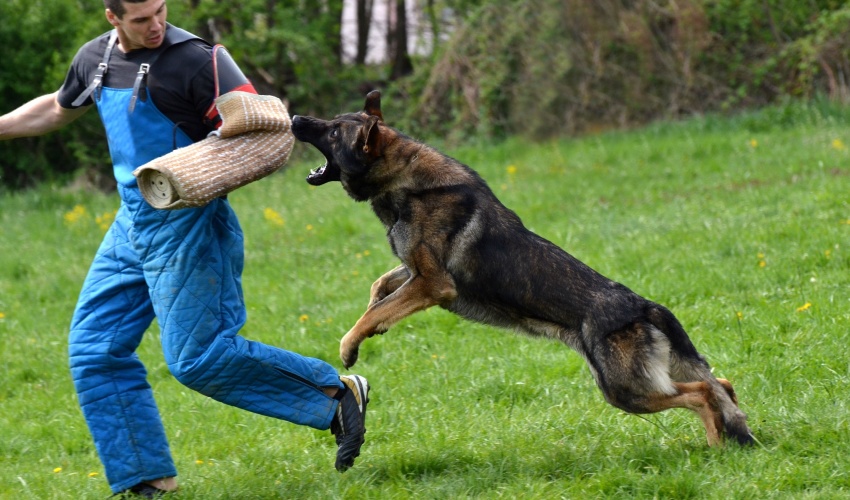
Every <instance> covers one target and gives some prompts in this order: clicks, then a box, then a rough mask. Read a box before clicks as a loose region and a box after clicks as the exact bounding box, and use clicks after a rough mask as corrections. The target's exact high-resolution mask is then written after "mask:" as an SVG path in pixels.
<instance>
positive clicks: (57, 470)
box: [53, 467, 62, 474]
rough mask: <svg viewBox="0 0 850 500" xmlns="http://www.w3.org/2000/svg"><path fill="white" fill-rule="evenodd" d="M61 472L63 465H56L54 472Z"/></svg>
mask: <svg viewBox="0 0 850 500" xmlns="http://www.w3.org/2000/svg"><path fill="white" fill-rule="evenodd" d="M60 472H62V467H56V468H55V469H53V473H54V474H58V473H60Z"/></svg>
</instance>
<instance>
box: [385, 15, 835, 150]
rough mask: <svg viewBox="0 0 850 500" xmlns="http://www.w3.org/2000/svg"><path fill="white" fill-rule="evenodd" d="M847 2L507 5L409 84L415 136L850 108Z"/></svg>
mask: <svg viewBox="0 0 850 500" xmlns="http://www.w3.org/2000/svg"><path fill="white" fill-rule="evenodd" d="M848 17H850V7H848V6H847V5H846V3H845V2H843V1H836V0H807V1H804V2H800V1H795V0H662V1H658V0H597V1H595V2H587V1H584V0H530V1H528V0H495V1H491V2H482V3H481V5H480V6H479V7H478V8H476V9H473V10H471V11H470V13H469V15H468V16H467V17H466V18H465V19H464V22H462V23H461V24H460V28H459V29H458V30H457V31H456V32H455V33H454V35H453V36H452V38H451V39H450V40H449V41H448V42H447V43H445V44H444V45H442V46H441V47H440V50H439V51H438V52H437V53H436V54H435V55H434V57H433V59H432V60H430V61H427V62H421V63H420V64H419V65H418V66H417V72H416V73H415V74H414V76H413V77H412V78H410V79H407V80H406V81H403V82H399V83H400V84H399V85H398V94H399V96H400V99H401V100H402V101H405V103H406V104H405V110H407V112H408V114H407V118H406V121H405V126H406V127H407V128H409V129H411V130H416V131H418V132H425V131H427V132H428V133H432V134H435V133H436V134H440V135H443V136H446V135H452V134H454V135H456V136H459V137H467V136H470V135H481V134H487V135H496V136H501V135H506V134H524V135H528V136H534V137H541V136H551V135H558V134H570V133H576V132H581V131H588V130H596V129H599V128H607V127H615V126H629V125H634V124H639V123H645V122H647V121H650V120H654V119H659V118H677V117H681V116H686V115H691V114H699V113H705V112H711V111H723V110H737V109H741V108H742V107H753V106H760V105H764V104H767V103H771V102H774V101H776V100H777V99H782V98H786V97H789V96H790V97H811V96H813V95H815V94H818V93H828V94H829V95H830V96H832V97H833V98H839V99H844V100H846V99H848V89H850V86H848V85H850V64H848V63H849V62H850V22H848V20H850V19H848Z"/></svg>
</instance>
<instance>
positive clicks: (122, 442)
mask: <svg viewBox="0 0 850 500" xmlns="http://www.w3.org/2000/svg"><path fill="white" fill-rule="evenodd" d="M119 193H120V194H121V198H122V203H121V207H120V209H119V210H118V213H117V215H116V217H115V222H114V223H113V224H112V227H111V228H110V229H109V231H108V232H107V234H106V236H105V237H104V240H103V243H102V244H101V246H100V249H99V250H98V251H97V254H96V256H95V258H94V261H93V262H92V265H91V268H90V270H89V273H88V276H87V277H86V280H85V283H84V284H83V289H82V292H81V294H80V298H79V302H78V304H77V308H76V311H75V313H74V318H73V321H72V324H71V331H70V342H69V354H70V363H71V373H72V376H73V379H74V384H75V387H76V390H77V394H78V397H79V402H80V405H81V407H82V410H83V414H84V416H85V418H86V422H87V424H88V426H89V429H90V431H91V433H92V436H93V438H94V442H95V445H96V447H97V451H98V453H99V455H100V458H101V461H102V462H103V464H104V467H105V469H106V475H107V479H108V480H109V483H110V486H111V488H112V490H113V491H114V492H118V491H122V490H124V489H127V488H129V487H131V486H133V485H136V484H138V483H140V482H142V481H148V480H152V479H157V478H161V477H168V476H174V475H176V474H177V471H176V468H175V466H174V462H173V460H172V458H171V453H170V451H169V447H168V441H167V440H166V436H165V431H164V429H163V425H162V422H161V420H160V416H159V412H158V410H157V407H156V403H155V402H154V398H153V394H152V391H151V388H150V386H149V385H148V383H147V381H146V380H145V375H146V372H145V368H144V366H143V365H142V363H141V362H140V361H139V358H138V357H137V355H136V354H135V350H136V348H137V347H138V345H139V343H140V341H141V339H142V335H143V334H144V332H145V331H146V330H147V329H148V327H149V326H150V325H151V322H152V321H153V319H154V317H156V318H157V321H158V323H159V327H160V331H161V337H162V349H163V352H164V354H165V360H166V362H167V364H168V367H169V369H170V370H171V373H173V374H174V376H175V377H176V378H177V380H179V381H180V382H181V383H183V384H185V385H186V386H188V387H190V388H191V389H194V390H196V391H198V392H200V393H202V394H205V395H207V396H209V397H211V398H214V399H216V400H218V401H221V402H223V403H227V404H229V405H233V406H237V407H239V408H243V409H246V410H249V411H252V412H255V413H259V414H262V415H268V416H271V417H275V418H279V419H283V420H286V421H289V422H293V423H296V424H302V425H308V426H310V427H314V428H316V429H327V428H328V427H329V426H330V421H331V418H332V416H333V413H334V411H335V410H336V405H337V402H336V401H335V400H334V399H332V398H329V397H327V396H326V395H325V394H324V393H323V391H322V388H323V387H341V383H340V381H339V376H338V373H337V371H336V370H335V369H334V368H333V367H332V366H331V365H329V364H328V363H325V362H324V361H321V360H318V359H313V358H306V357H303V356H300V355H298V354H295V353H292V352H289V351H286V350H283V349H278V348H275V347H271V346H268V345H265V344H261V343H258V342H252V341H249V340H246V339H245V338H243V337H241V336H239V335H238V331H239V329H240V328H241V327H242V325H243V324H244V323H245V319H246V312H245V305H244V302H243V297H242V286H241V274H242V265H243V242H242V231H241V228H240V227H239V223H238V221H237V219H236V217H235V215H234V213H233V211H232V209H231V208H230V205H229V203H228V202H227V201H226V200H223V199H219V200H216V201H213V202H212V203H210V204H209V205H207V206H205V207H202V208H196V209H183V210H168V211H166V210H154V209H152V208H151V207H150V206H149V205H148V204H147V202H145V201H144V199H143V198H142V197H141V195H140V193H139V190H138V189H137V188H130V187H124V186H120V185H119Z"/></svg>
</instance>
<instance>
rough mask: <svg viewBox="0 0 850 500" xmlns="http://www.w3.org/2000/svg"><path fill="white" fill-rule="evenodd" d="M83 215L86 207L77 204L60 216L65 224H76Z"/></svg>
mask: <svg viewBox="0 0 850 500" xmlns="http://www.w3.org/2000/svg"><path fill="white" fill-rule="evenodd" d="M85 216H86V207H84V206H82V205H77V206H75V207H74V208H73V209H72V210H71V211H70V212H65V215H64V216H62V217H63V218H64V219H65V223H66V224H76V223H77V222H79V221H80V219H82V218H83V217H85Z"/></svg>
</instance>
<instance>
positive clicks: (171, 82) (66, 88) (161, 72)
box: [58, 25, 227, 141]
mask: <svg viewBox="0 0 850 500" xmlns="http://www.w3.org/2000/svg"><path fill="white" fill-rule="evenodd" d="M171 30H172V26H170V25H169V26H168V30H167V31H166V41H165V42H164V43H163V44H162V45H161V46H160V47H158V48H156V49H137V50H133V51H130V52H128V53H124V52H122V51H121V50H120V49H118V47H117V45H116V47H115V48H114V49H113V50H112V54H111V56H110V57H109V62H108V69H107V72H106V75H105V77H104V79H103V85H104V86H105V87H110V88H132V87H133V83H134V81H135V79H136V74H137V73H138V71H139V66H140V65H141V64H142V63H150V61H151V60H154V59H155V61H154V63H153V64H151V67H150V70H149V73H148V76H147V82H146V88H147V91H148V95H149V96H150V98H151V99H152V100H153V102H154V104H155V105H156V107H157V109H159V111H160V112H162V113H163V114H164V115H165V116H167V117H168V118H169V119H170V120H171V121H173V122H174V123H176V124H178V125H179V126H180V128H181V129H182V130H183V131H184V132H186V134H187V135H188V136H189V137H190V138H191V139H192V140H193V141H199V140H201V139H203V138H204V137H206V136H207V134H208V133H209V132H210V131H211V130H212V127H211V126H210V125H209V124H207V123H204V114H205V113H206V112H207V110H208V109H209V108H210V106H211V105H212V103H213V99H215V83H214V78H213V64H212V47H211V46H210V45H209V44H208V43H206V42H204V41H203V40H200V39H194V40H189V41H185V42H182V43H177V44H174V45H171V44H169V43H168V40H169V39H168V35H169V31H171ZM110 33H111V32H107V33H105V34H103V35H101V36H99V37H97V38H95V39H94V40H91V41H90V42H88V43H86V44H85V45H83V46H82V47H81V48H80V50H79V51H77V55H76V56H74V61H73V62H72V63H71V68H70V69H69V70H68V74H67V75H66V76H65V83H64V84H63V85H62V88H61V89H59V95H58V101H59V105H60V106H62V107H64V108H73V107H74V106H73V105H72V104H71V103H72V102H74V100H75V99H76V98H77V96H79V95H80V94H81V93H82V92H83V91H84V90H85V89H86V87H88V85H89V84H90V83H91V82H92V80H93V78H94V75H95V74H96V72H97V67H98V65H99V64H100V63H101V62H102V61H103V53H104V51H106V46H107V44H108V42H109V35H110ZM226 90H227V89H221V92H222V93H224V92H225V91H226ZM92 103H93V101H92V98H91V97H89V98H88V99H87V100H86V102H85V103H84V104H83V105H84V106H87V105H90V104H92Z"/></svg>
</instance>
